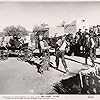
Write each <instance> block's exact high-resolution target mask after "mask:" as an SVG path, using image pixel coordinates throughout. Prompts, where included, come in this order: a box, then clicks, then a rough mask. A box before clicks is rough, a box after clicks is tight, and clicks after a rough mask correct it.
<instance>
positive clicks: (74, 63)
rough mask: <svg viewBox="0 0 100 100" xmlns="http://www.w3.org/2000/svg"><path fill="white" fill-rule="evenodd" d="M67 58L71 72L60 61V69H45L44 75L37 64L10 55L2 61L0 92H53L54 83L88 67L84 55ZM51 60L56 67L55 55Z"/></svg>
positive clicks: (99, 59)
mask: <svg viewBox="0 0 100 100" xmlns="http://www.w3.org/2000/svg"><path fill="white" fill-rule="evenodd" d="M65 59H66V62H67V65H68V68H69V73H63V71H65V70H64V68H63V65H62V63H61V61H60V66H59V70H56V69H54V68H53V67H50V70H49V71H44V73H43V75H41V74H40V73H38V72H37V67H36V66H35V65H31V64H29V63H28V62H22V61H18V60H17V58H16V57H9V58H8V60H5V61H0V94H49V93H53V92H52V89H53V85H54V84H55V83H56V82H59V81H60V80H62V79H67V78H69V77H71V76H73V75H75V74H76V73H78V72H79V71H80V70H81V69H83V68H86V66H85V65H84V58H82V57H75V56H65ZM50 61H51V62H52V63H53V66H54V67H56V65H55V57H54V56H51V60H50ZM96 62H100V58H97V60H96ZM88 64H90V65H91V62H90V60H88ZM97 65H98V64H97ZM98 66H99V65H98Z"/></svg>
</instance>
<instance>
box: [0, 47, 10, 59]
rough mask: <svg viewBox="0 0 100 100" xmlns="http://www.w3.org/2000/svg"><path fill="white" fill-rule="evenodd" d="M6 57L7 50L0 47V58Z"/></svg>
mask: <svg viewBox="0 0 100 100" xmlns="http://www.w3.org/2000/svg"><path fill="white" fill-rule="evenodd" d="M6 59H8V50H7V49H6V48H5V49H1V50H0V60H6Z"/></svg>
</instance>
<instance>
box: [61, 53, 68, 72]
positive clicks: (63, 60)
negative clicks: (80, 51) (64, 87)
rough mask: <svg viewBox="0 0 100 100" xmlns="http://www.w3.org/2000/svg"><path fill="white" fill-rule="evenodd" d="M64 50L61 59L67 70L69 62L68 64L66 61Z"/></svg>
mask: <svg viewBox="0 0 100 100" xmlns="http://www.w3.org/2000/svg"><path fill="white" fill-rule="evenodd" d="M64 54H65V53H64V51H62V52H61V61H62V64H63V66H64V68H65V70H66V72H67V71H68V67H67V64H66V61H65V58H64Z"/></svg>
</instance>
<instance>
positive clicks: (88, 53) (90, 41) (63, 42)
mask: <svg viewBox="0 0 100 100" xmlns="http://www.w3.org/2000/svg"><path fill="white" fill-rule="evenodd" d="M40 37H41V38H39V39H40V47H41V50H42V53H43V55H44V56H43V57H44V58H45V57H46V55H45V54H46V53H48V56H49V63H50V52H49V49H50V48H52V47H50V46H49V45H48V42H47V41H46V40H45V39H43V36H42V35H41V36H40ZM97 39H99V38H97V34H96V33H95V32H94V31H93V30H92V29H91V30H89V31H88V29H85V31H84V32H81V29H79V31H78V32H77V33H76V34H75V37H74V38H73V40H74V42H75V44H74V45H70V44H71V43H70V44H69V45H70V49H71V46H72V47H73V49H74V50H76V51H78V54H79V53H80V51H81V50H80V48H82V52H83V53H84V54H85V64H86V65H87V59H88V57H90V58H91V62H92V67H94V66H95V62H94V60H95V59H96V48H97V46H96V40H97ZM69 42H71V41H69ZM98 42H99V41H98ZM98 42H97V43H98ZM45 44H46V45H45ZM66 46H68V41H67V39H66V34H65V35H63V36H62V38H60V39H58V41H57V42H56V43H55V57H56V60H55V63H56V69H58V67H59V58H61V61H62V64H63V66H64V69H65V70H66V72H68V66H67V63H66V61H65V58H64V56H65V53H66V50H65V48H66ZM98 46H99V44H98ZM76 51H75V52H76ZM46 59H47V58H46ZM49 63H48V67H49V65H50V64H49Z"/></svg>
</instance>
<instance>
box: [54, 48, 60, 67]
mask: <svg viewBox="0 0 100 100" xmlns="http://www.w3.org/2000/svg"><path fill="white" fill-rule="evenodd" d="M59 58H60V52H59V51H58V50H57V51H56V60H55V61H56V66H57V67H56V69H58V67H59Z"/></svg>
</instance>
